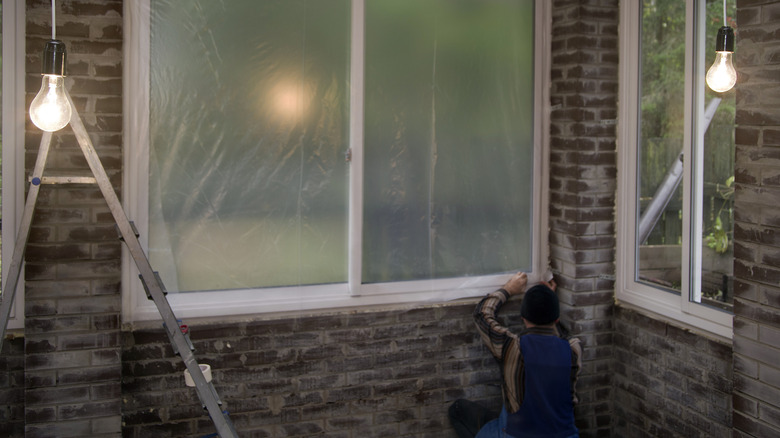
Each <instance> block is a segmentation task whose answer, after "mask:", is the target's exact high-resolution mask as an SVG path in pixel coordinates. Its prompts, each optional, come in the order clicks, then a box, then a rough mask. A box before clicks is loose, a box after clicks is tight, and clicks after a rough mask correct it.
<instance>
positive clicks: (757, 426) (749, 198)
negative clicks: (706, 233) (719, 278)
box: [733, 0, 780, 437]
mask: <svg viewBox="0 0 780 438" xmlns="http://www.w3.org/2000/svg"><path fill="white" fill-rule="evenodd" d="M737 8H738V9H737V22H738V23H739V33H738V35H737V47H736V53H735V63H736V65H737V68H738V73H739V75H740V76H739V79H738V83H737V91H736V93H737V113H736V123H737V131H736V145H737V151H736V165H735V175H736V193H735V195H734V196H735V197H734V216H735V224H734V241H735V244H734V258H735V260H734V276H735V281H734V289H735V299H734V314H735V315H734V398H733V402H734V430H735V433H734V436H735V437H743V436H778V435H780V364H779V363H778V357H780V207H778V206H780V1H777V0H773V1H766V0H764V1H762V0H751V1H748V0H742V1H737Z"/></svg>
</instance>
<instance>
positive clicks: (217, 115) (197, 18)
mask: <svg viewBox="0 0 780 438" xmlns="http://www.w3.org/2000/svg"><path fill="white" fill-rule="evenodd" d="M151 4H152V10H151V84H150V86H151V88H150V96H151V97H150V111H151V115H150V132H151V134H150V136H151V138H150V158H149V173H150V187H149V222H150V223H149V226H150V235H149V257H150V261H151V263H152V266H153V267H154V268H155V269H156V270H159V271H160V274H161V276H162V277H163V280H164V283H165V285H166V287H167V288H168V290H169V291H193V290H219V289H236V288H252V287H265V286H277V285H298V284H320V283H331V282H343V281H346V277H347V275H346V272H347V268H346V267H347V256H346V241H347V240H346V236H347V230H346V227H347V193H348V186H347V181H348V178H347V176H348V173H347V172H348V168H347V164H346V163H345V160H344V152H345V151H346V149H347V141H348V89H347V87H348V84H349V78H348V71H349V29H350V25H349V23H350V18H349V17H350V9H349V0H321V1H305V0H284V1H263V2H257V1H251V0H245V1H231V2H216V1H212V0H196V1H195V0H153V1H152V2H151Z"/></svg>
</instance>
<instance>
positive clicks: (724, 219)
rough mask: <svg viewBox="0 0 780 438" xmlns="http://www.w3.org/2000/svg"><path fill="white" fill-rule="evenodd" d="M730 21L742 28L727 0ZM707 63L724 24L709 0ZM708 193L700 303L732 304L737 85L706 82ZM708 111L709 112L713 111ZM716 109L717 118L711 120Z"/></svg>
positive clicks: (719, 5)
mask: <svg viewBox="0 0 780 438" xmlns="http://www.w3.org/2000/svg"><path fill="white" fill-rule="evenodd" d="M727 7H728V9H727V11H726V17H727V18H726V20H727V22H726V25H727V26H730V27H732V28H733V29H734V30H735V32H736V31H737V23H736V5H735V2H727ZM705 24H706V34H705V35H706V36H705V47H704V53H705V55H704V56H705V64H704V68H706V69H708V68H709V67H710V66H711V65H712V63H713V61H714V60H715V39H716V35H717V33H718V29H719V28H720V27H721V26H723V25H724V24H723V2H722V1H721V0H708V1H707V11H706V23H705ZM702 76H703V75H702ZM697 86H699V87H701V89H702V90H703V91H704V93H705V94H704V96H705V97H704V105H705V108H706V109H705V117H704V120H701V123H704V126H705V133H704V154H703V157H702V159H703V160H704V172H703V179H704V185H703V187H702V188H701V190H703V191H704V193H703V197H702V202H703V206H702V208H703V210H702V211H703V217H702V219H703V224H702V233H703V248H702V263H701V268H702V272H701V274H700V275H701V302H702V303H705V304H709V305H713V306H716V307H721V308H729V307H730V304H731V303H733V302H734V294H733V270H734V264H733V256H734V245H733V237H734V220H733V219H734V215H733V211H734V209H733V207H734V196H733V194H734V184H733V183H734V126H735V123H734V116H735V112H736V109H735V108H736V103H735V92H734V88H732V89H731V90H730V91H727V92H725V93H716V92H714V91H712V90H711V89H710V88H709V87H708V86H706V84H705V83H704V81H701V83H700V84H698V85H697ZM708 110H709V111H708ZM709 112H712V113H711V116H712V119H711V120H710V119H709V116H710V114H708V113H709Z"/></svg>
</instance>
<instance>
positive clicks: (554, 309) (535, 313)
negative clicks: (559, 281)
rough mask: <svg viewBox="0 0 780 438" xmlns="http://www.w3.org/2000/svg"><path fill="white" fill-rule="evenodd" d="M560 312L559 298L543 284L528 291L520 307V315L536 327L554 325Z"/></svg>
mask: <svg viewBox="0 0 780 438" xmlns="http://www.w3.org/2000/svg"><path fill="white" fill-rule="evenodd" d="M560 312H561V310H560V305H559V304H558V296H557V295H555V292H553V291H552V289H550V288H549V287H547V286H545V285H543V284H537V285H536V286H534V287H532V288H530V289H528V291H527V292H526V293H525V297H524V298H523V302H522V304H521V305H520V315H521V316H522V317H523V318H525V319H527V320H528V321H530V322H532V323H534V324H536V325H547V324H552V323H553V322H555V320H556V319H558V317H559V316H560Z"/></svg>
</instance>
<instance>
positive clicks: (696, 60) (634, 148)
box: [615, 0, 733, 339]
mask: <svg viewBox="0 0 780 438" xmlns="http://www.w3.org/2000/svg"><path fill="white" fill-rule="evenodd" d="M640 3H641V2H640V0H630V1H624V2H621V22H620V42H621V47H620V79H619V102H620V103H621V108H620V123H619V126H618V155H619V158H618V163H619V164H618V169H619V170H621V171H620V172H619V177H618V178H619V184H618V208H617V216H618V227H617V238H618V246H617V270H616V273H617V275H616V284H615V286H616V290H615V294H616V297H617V299H618V301H619V303H621V304H628V305H630V306H632V307H635V308H639V309H644V310H647V311H650V312H652V313H654V314H656V315H658V316H660V317H662V318H668V319H671V320H673V321H677V322H679V323H682V324H683V325H685V326H688V327H691V328H694V329H699V330H704V331H706V332H709V333H711V334H714V335H717V336H719V337H722V338H727V339H731V337H732V334H733V330H732V320H733V315H732V314H731V313H729V312H725V311H722V310H719V309H715V308H711V307H708V306H705V305H702V304H699V303H697V302H695V301H694V300H695V299H696V296H697V295H699V294H696V293H693V291H699V290H700V282H701V278H700V276H699V275H693V273H695V272H701V245H702V233H701V230H700V226H696V225H697V224H701V223H702V211H701V199H695V198H694V197H698V198H700V197H701V191H698V193H695V192H694V191H692V190H689V189H688V188H690V187H692V184H694V185H696V186H699V187H700V186H701V184H702V169H703V162H702V160H701V159H687V158H688V157H702V156H703V155H702V154H703V143H704V132H703V126H704V124H703V123H701V121H702V120H703V118H704V93H703V92H698V91H697V90H701V88H700V87H694V84H695V83H696V82H697V81H698V82H699V83H703V82H704V75H705V73H706V70H705V65H704V54H705V51H706V50H707V48H708V47H710V45H711V44H710V45H708V44H707V42H708V41H709V40H711V39H712V38H714V35H710V36H709V37H710V38H709V39H708V38H706V37H707V35H705V34H704V26H703V25H702V26H696V25H694V24H693V23H703V20H704V8H703V7H699V8H697V4H698V2H697V1H696V0H686V23H687V28H686V44H685V46H686V51H688V50H691V49H692V48H693V52H694V53H686V55H685V63H686V65H685V71H686V73H685V105H686V111H685V114H686V119H685V130H684V138H685V139H686V141H685V145H684V155H685V157H686V159H685V160H684V163H683V175H684V176H683V181H682V184H683V193H684V194H683V224H689V225H688V226H684V227H683V239H682V240H683V244H682V252H683V257H682V268H683V269H682V272H683V275H682V291H681V293H680V294H679V295H677V294H674V293H670V292H668V291H665V290H662V289H660V288H656V287H652V286H649V285H648V284H645V283H641V282H638V281H636V279H635V268H634V267H635V266H636V261H637V253H638V245H637V244H636V239H635V236H636V228H637V223H638V221H637V215H638V214H639V212H638V209H637V207H636V206H637V196H638V194H637V193H638V191H637V181H636V180H637V178H636V172H633V171H631V169H636V168H637V159H638V153H637V152H638V138H639V130H638V121H639V71H640V68H639V66H640V62H641V60H640V57H639V56H640V53H639V50H638V47H639V42H640V30H641V26H640V24H641V22H640V20H641V18H640V17H641V4H640ZM696 48H699V49H696ZM697 121H699V123H695V122H697ZM691 206H696V207H693V208H692V207H691Z"/></svg>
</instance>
